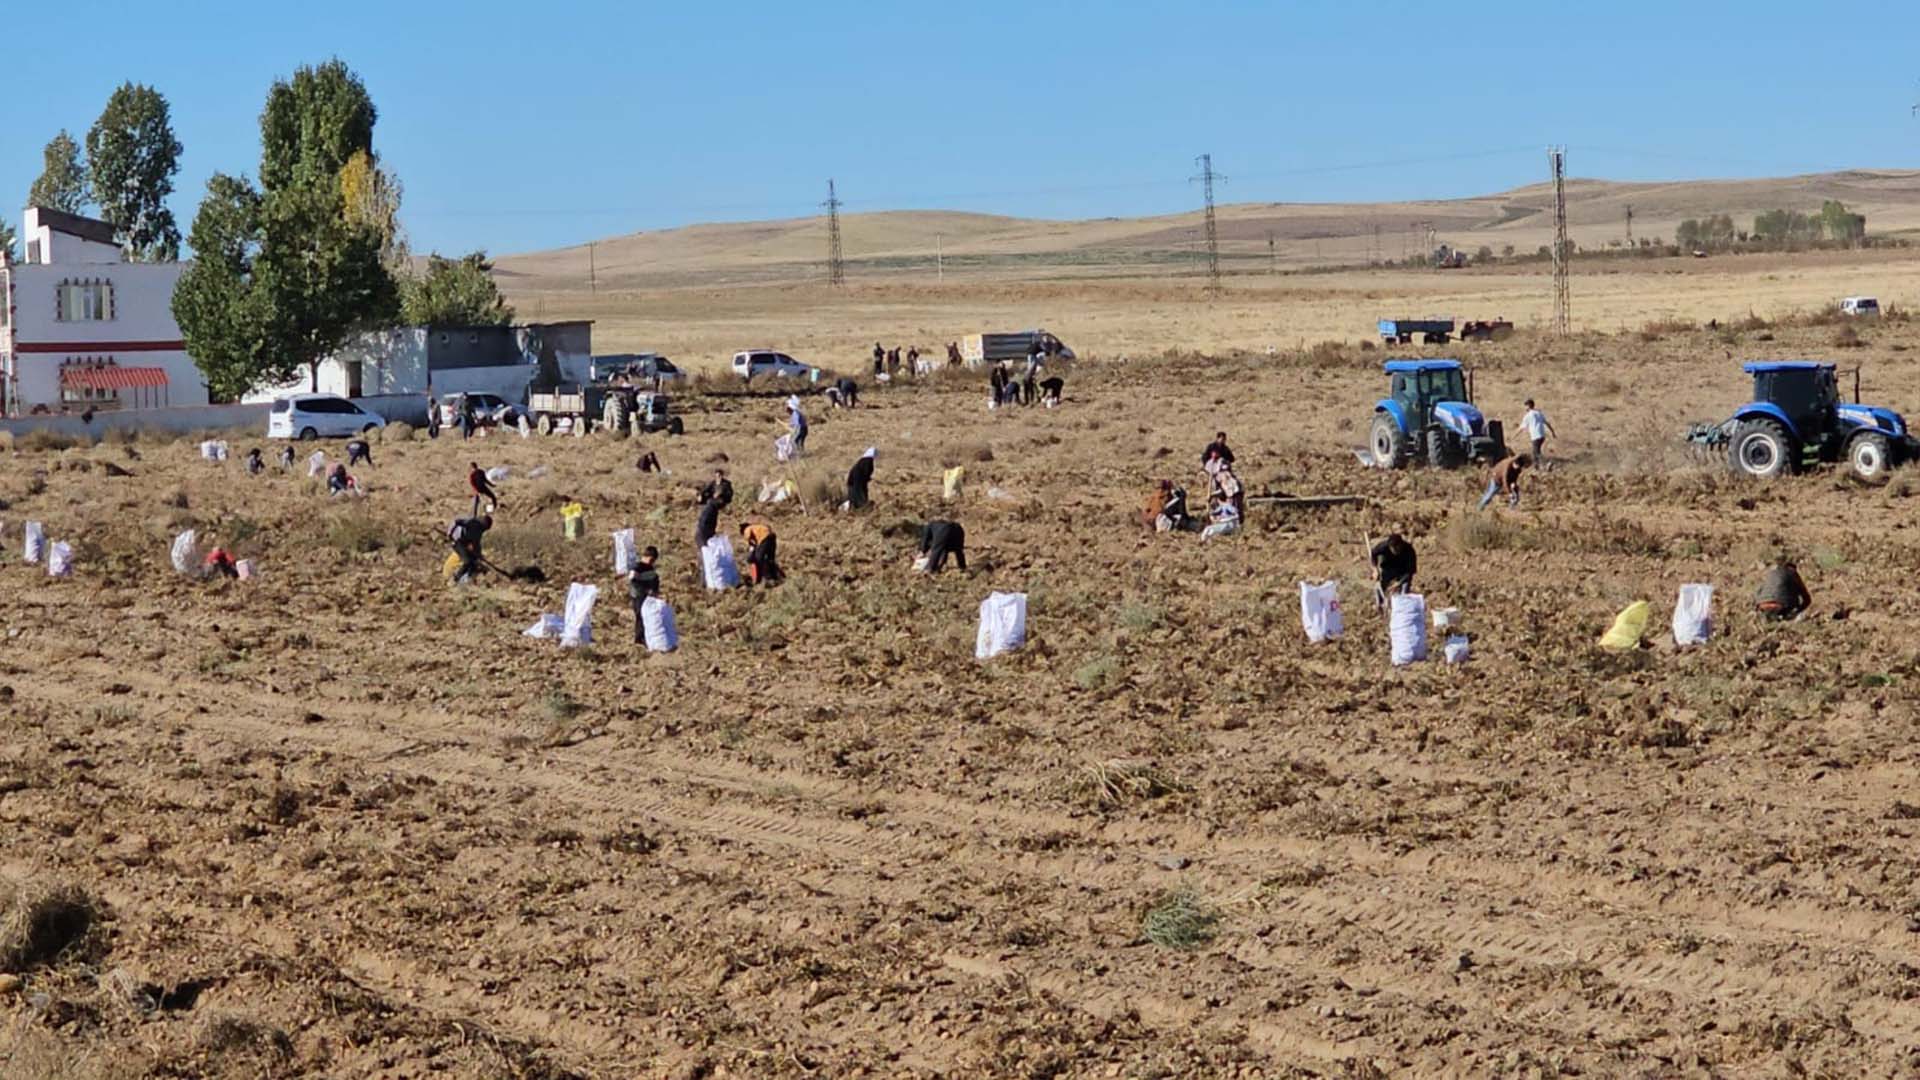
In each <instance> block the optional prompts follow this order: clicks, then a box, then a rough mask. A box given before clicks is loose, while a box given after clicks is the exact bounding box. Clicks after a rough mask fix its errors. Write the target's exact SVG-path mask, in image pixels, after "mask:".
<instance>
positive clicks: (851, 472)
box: [847, 446, 880, 510]
mask: <svg viewBox="0 0 1920 1080" xmlns="http://www.w3.org/2000/svg"><path fill="white" fill-rule="evenodd" d="M879 453H880V451H879V450H878V449H876V448H874V447H871V446H869V447H867V452H866V453H864V454H861V455H860V460H859V461H856V462H854V463H853V468H851V469H848V470H847V509H849V510H864V509H866V507H867V505H868V499H867V485H868V484H871V483H872V482H873V461H874V458H875V457H876V456H877V455H878V454H879Z"/></svg>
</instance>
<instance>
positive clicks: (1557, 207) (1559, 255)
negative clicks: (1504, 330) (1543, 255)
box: [1547, 146, 1573, 336]
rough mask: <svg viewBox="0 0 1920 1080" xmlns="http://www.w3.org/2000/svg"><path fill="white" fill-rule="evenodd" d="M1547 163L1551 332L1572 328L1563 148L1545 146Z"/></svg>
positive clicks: (1568, 331) (1564, 154)
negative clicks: (1550, 181)
mask: <svg viewBox="0 0 1920 1080" xmlns="http://www.w3.org/2000/svg"><path fill="white" fill-rule="evenodd" d="M1547 166H1548V168H1550V169H1552V170H1553V332H1554V333H1556V334H1559V335H1562V336H1565V335H1566V334H1569V333H1571V332H1572V329H1573V313H1572V311H1571V308H1572V301H1571V300H1570V299H1569V297H1568V291H1567V256H1568V251H1567V148H1566V147H1564V146H1553V147H1548V148H1547Z"/></svg>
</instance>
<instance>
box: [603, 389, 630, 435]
mask: <svg viewBox="0 0 1920 1080" xmlns="http://www.w3.org/2000/svg"><path fill="white" fill-rule="evenodd" d="M605 412H606V417H605V427H606V429H607V430H608V431H609V432H611V433H612V435H613V437H614V438H616V439H624V438H626V437H627V402H626V399H624V398H622V397H621V396H620V395H618V394H614V395H612V396H610V397H608V398H607V407H606V409H605Z"/></svg>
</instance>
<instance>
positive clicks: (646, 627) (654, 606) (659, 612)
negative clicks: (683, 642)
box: [640, 596, 680, 652]
mask: <svg viewBox="0 0 1920 1080" xmlns="http://www.w3.org/2000/svg"><path fill="white" fill-rule="evenodd" d="M640 627H641V629H642V630H643V631H645V633H646V637H647V651H648V652H672V651H673V650H675V649H677V648H679V647H680V631H679V629H678V628H676V627H675V626H674V625H673V608H672V607H671V606H669V605H668V604H667V602H666V601H665V600H662V599H660V598H659V597H657V596H649V597H647V599H646V600H645V602H643V603H642V604H641V605H640Z"/></svg>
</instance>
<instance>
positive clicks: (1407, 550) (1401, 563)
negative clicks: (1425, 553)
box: [1369, 533, 1420, 607]
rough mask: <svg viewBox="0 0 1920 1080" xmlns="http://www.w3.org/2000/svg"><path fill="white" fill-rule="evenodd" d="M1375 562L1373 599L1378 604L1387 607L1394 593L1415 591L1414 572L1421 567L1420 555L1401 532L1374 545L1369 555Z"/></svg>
mask: <svg viewBox="0 0 1920 1080" xmlns="http://www.w3.org/2000/svg"><path fill="white" fill-rule="evenodd" d="M1369 559H1370V560H1371V561H1372V563H1373V571H1374V586H1373V599H1374V603H1375V605H1376V606H1379V607H1385V606H1386V603H1387V597H1389V596H1391V595H1393V594H1394V593H1407V592H1412V591H1413V574H1414V571H1416V570H1418V569H1419V568H1420V557H1419V555H1417V554H1416V553H1415V552H1414V550H1413V545H1412V544H1409V543H1407V539H1406V537H1404V536H1401V535H1400V534H1399V533H1394V534H1392V535H1391V536H1388V537H1387V538H1386V539H1385V540H1382V541H1380V542H1379V543H1377V544H1375V545H1373V551H1372V552H1371V553H1370V555H1369Z"/></svg>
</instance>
